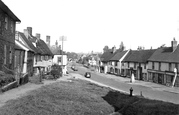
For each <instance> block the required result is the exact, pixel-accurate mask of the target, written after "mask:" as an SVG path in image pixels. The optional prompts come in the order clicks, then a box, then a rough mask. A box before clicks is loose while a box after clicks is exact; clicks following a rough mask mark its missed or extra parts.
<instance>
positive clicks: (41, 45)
mask: <svg viewBox="0 0 179 115" xmlns="http://www.w3.org/2000/svg"><path fill="white" fill-rule="evenodd" d="M36 45H37V48H39V49H40V50H41V51H42V54H44V55H50V56H53V54H52V52H51V51H50V49H49V47H48V46H47V44H46V43H45V42H44V41H43V40H41V39H39V40H38V41H37V43H36Z"/></svg>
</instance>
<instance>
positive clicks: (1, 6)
mask: <svg viewBox="0 0 179 115" xmlns="http://www.w3.org/2000/svg"><path fill="white" fill-rule="evenodd" d="M0 9H2V10H3V11H4V12H6V13H7V14H8V15H9V16H10V17H11V18H12V19H13V20H14V21H16V22H21V21H20V20H19V18H17V16H16V15H15V14H14V13H13V12H12V11H11V10H10V9H9V8H8V7H7V6H6V5H5V4H4V3H3V2H2V1H1V0H0Z"/></svg>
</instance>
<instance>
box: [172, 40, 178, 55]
mask: <svg viewBox="0 0 179 115" xmlns="http://www.w3.org/2000/svg"><path fill="white" fill-rule="evenodd" d="M171 43H172V51H173V52H174V51H175V50H176V49H177V41H176V40H175V38H173V41H172V42H171Z"/></svg>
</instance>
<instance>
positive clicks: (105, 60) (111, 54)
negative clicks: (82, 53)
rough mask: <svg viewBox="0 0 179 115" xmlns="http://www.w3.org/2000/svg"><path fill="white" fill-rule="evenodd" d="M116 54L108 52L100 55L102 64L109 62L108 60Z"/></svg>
mask: <svg viewBox="0 0 179 115" xmlns="http://www.w3.org/2000/svg"><path fill="white" fill-rule="evenodd" d="M116 52H117V51H116ZM116 52H115V53H113V52H112V50H108V51H106V52H104V53H103V54H102V56H101V57H100V59H101V61H102V62H107V61H110V59H111V58H112V57H113V56H114V55H115V54H116Z"/></svg>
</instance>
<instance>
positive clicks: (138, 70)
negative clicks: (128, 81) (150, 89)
mask: <svg viewBox="0 0 179 115" xmlns="http://www.w3.org/2000/svg"><path fill="white" fill-rule="evenodd" d="M155 51H156V50H155V49H150V50H130V52H129V53H128V54H127V55H126V57H125V58H124V60H123V61H122V63H123V64H122V71H123V72H122V74H123V75H124V76H127V77H131V73H132V72H133V73H134V76H135V79H138V80H145V81H148V77H147V76H148V75H147V74H148V73H147V69H148V59H149V58H150V57H151V56H152V54H153V53H154V52H155Z"/></svg>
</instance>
